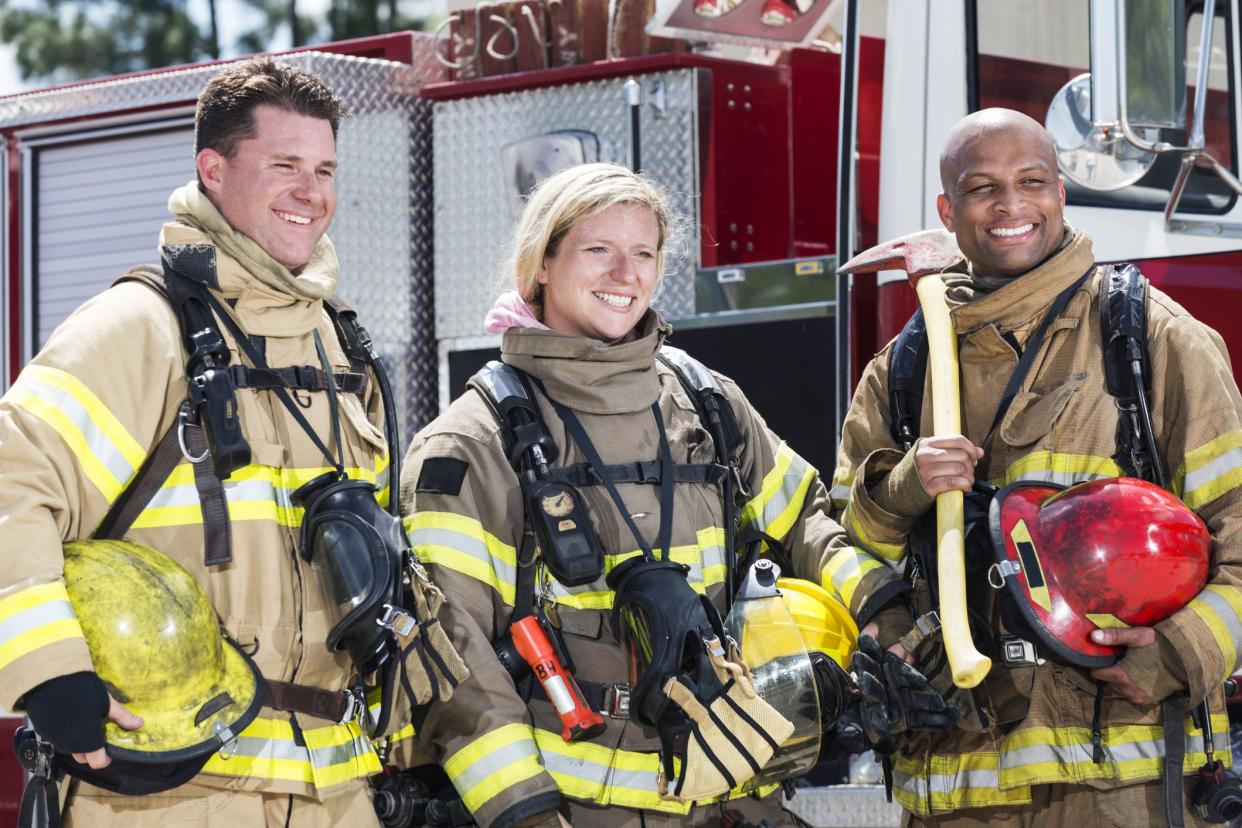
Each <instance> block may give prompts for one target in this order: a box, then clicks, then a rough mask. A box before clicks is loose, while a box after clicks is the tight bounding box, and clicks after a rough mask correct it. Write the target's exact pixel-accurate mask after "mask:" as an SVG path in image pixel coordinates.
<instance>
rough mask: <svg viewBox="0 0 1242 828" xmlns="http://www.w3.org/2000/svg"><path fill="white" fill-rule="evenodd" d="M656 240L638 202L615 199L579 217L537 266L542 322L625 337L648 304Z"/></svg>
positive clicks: (608, 338)
mask: <svg viewBox="0 0 1242 828" xmlns="http://www.w3.org/2000/svg"><path fill="white" fill-rule="evenodd" d="M659 245H660V229H659V224H658V223H657V221H656V217H655V214H654V213H652V211H651V209H650V208H649V207H646V206H643V205H639V204H614V205H613V206H611V207H609V208H608V209H606V210H603V211H601V212H599V213H596V214H595V215H593V216H588V217H586V218H584V219H581V220H579V221H578V222H577V223H576V224H574V226H573V227H571V228H570V229H569V232H568V233H566V234H565V237H564V238H563V239H561V243H560V245H559V246H558V249H557V251H556V255H555V256H545V257H544V260H543V266H542V268H541V269H540V271H539V284H541V285H543V323H544V324H545V325H547V326H548V327H549V328H551V329H552V330H554V331H558V332H560V333H566V334H573V335H576V336H589V337H591V338H592V339H599V340H602V341H604V342H618V341H620V340H622V339H624V338H625V336H626V335H627V334H629V332H630V331H632V330H633V329H634V326H635V325H637V324H638V322H639V320H640V319H642V318H643V315H644V314H645V313H646V312H647V308H649V307H650V306H651V294H652V292H653V291H654V290H655V286H656V282H657V280H658V279H659V272H658V267H659V265H658V259H659V256H658V254H659Z"/></svg>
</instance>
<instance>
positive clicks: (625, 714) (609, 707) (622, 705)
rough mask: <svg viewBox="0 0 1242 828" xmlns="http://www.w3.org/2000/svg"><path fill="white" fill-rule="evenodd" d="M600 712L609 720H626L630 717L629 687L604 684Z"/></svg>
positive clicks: (627, 685) (626, 685)
mask: <svg viewBox="0 0 1242 828" xmlns="http://www.w3.org/2000/svg"><path fill="white" fill-rule="evenodd" d="M602 712H603V713H606V714H607V715H608V718H610V719H628V718H629V717H630V685H629V684H605V685H604V709H603V711H602Z"/></svg>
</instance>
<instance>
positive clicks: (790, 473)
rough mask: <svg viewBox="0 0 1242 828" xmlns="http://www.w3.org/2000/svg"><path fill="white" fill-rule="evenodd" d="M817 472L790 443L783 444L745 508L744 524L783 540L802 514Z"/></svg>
mask: <svg viewBox="0 0 1242 828" xmlns="http://www.w3.org/2000/svg"><path fill="white" fill-rule="evenodd" d="M817 474H818V472H817V471H816V470H815V468H814V467H813V466H811V464H810V463H808V462H806V461H805V460H803V459H802V458H801V457H799V456H798V455H797V454H796V453H795V452H794V450H793V449H791V448H790V447H789V445H788V444H787V443H781V444H780V446H779V447H778V448H777V450H776V462H775V463H774V465H773V466H772V468H771V470H769V471H768V473H767V474H766V475H764V478H763V484H762V485H761V486H760V488H759V493H758V494H757V495H755V497H753V498H751V499H750V501H749V502H748V503H747V504H746V505H745V506H744V507H742V515H741V522H742V525H743V526H753V527H754V528H756V529H758V530H759V531H761V532H765V533H767V534H769V535H771V536H772V537H774V538H776V539H777V540H782V539H783V538H784V537H785V535H786V534H788V532H789V530H790V529H791V528H792V527H793V525H794V521H796V520H797V519H798V515H799V514H801V512H802V503H803V501H804V500H805V499H806V492H807V489H808V488H809V487H810V485H811V481H813V480H814V479H815V477H816V475H817Z"/></svg>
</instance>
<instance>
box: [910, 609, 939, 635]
mask: <svg viewBox="0 0 1242 828" xmlns="http://www.w3.org/2000/svg"><path fill="white" fill-rule="evenodd" d="M914 626H916V627H918V628H919V632H921V633H922V634H923V635H924V636H925V637H926V636H929V635H934V634H935V633H936V631H937V630H939V629H940V613H938V612H936V611H935V610H931V611H930V612H928V613H926V614H925V615H920V616H919V617H918V619H917V620H915V622H914Z"/></svg>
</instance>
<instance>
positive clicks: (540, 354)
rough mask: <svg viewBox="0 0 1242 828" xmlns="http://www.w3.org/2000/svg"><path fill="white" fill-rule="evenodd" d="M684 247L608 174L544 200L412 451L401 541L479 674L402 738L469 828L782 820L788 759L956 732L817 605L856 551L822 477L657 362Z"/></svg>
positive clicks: (847, 625) (656, 208) (699, 380)
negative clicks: (848, 546)
mask: <svg viewBox="0 0 1242 828" xmlns="http://www.w3.org/2000/svg"><path fill="white" fill-rule="evenodd" d="M675 230H676V223H675V222H674V221H673V220H672V219H671V218H670V215H669V210H668V208H667V206H666V201H665V198H664V196H663V195H662V194H661V192H660V190H659V189H658V188H657V187H656V186H655V185H654V184H653V183H652V182H651V181H650V180H649V179H647V178H646V177H644V176H640V175H636V174H634V173H633V172H631V171H630V170H628V169H625V168H624V167H619V166H616V165H612V164H585V165H579V166H575V167H571V168H569V169H567V170H562V171H560V172H558V173H556V174H555V175H553V176H551V177H549V178H548V179H546V180H545V181H543V182H542V183H541V184H540V185H539V186H538V187H537V188H536V189H535V190H534V191H533V193H532V194H531V196H530V199H529V201H528V202H527V206H526V208H525V210H524V212H523V215H522V218H521V219H520V221H519V222H518V225H517V227H516V228H515V231H514V241H513V248H512V257H511V259H510V268H509V272H510V273H511V274H512V277H513V279H514V290H512V291H510V292H508V293H506V294H504V295H502V296H501V297H500V298H499V299H498V300H497V303H496V305H495V306H494V307H493V309H492V311H491V312H490V313H489V314H488V319H487V325H488V328H489V330H491V331H492V332H494V333H501V332H503V335H504V336H503V343H502V348H501V357H502V361H500V362H496V363H492V364H490V365H489V366H488V367H487V368H485V369H484V370H483V371H481V372H480V373H479V374H476V376H475V377H474V378H473V379H472V380H471V383H470V385H471V390H470V391H468V392H467V393H466V394H464V395H462V396H461V397H459V398H458V399H457V400H456V401H455V402H454V403H453V404H452V405H451V406H450V407H449V409H448V410H447V411H446V412H445V413H444V414H443V415H441V417H439V418H438V419H437V420H435V421H434V422H433V423H431V424H430V425H429V426H427V427H426V428H425V429H423V431H421V432H420V433H419V435H418V436H417V437H416V438H415V440H414V441H413V443H412V444H411V447H410V450H409V454H408V457H407V462H406V468H405V472H404V475H403V477H404V480H403V492H404V495H403V503H402V506H403V509H402V511H403V513H404V514H406V515H407V527H408V530H409V534H410V539H411V544H412V546H413V547H414V549H415V551H416V552H417V554H418V556H419V558H420V559H421V560H422V561H423V563H424V564H425V565H426V566H427V568H428V569H429V571H431V572H432V574H433V575H434V577H435V580H436V582H437V583H438V584H440V585H441V587H442V588H443V589H444V591H445V593H446V595H448V597H449V599H450V600H451V601H452V602H453V605H454V607H455V609H456V610H457V612H455V613H454V615H453V617H452V620H451V622H450V623H451V625H452V626H451V628H450V630H449V632H450V638H451V640H452V641H453V642H454V643H455V644H456V645H457V646H458V647H459V648H461V649H462V652H463V653H464V654H465V655H466V656H467V658H468V660H469V662H470V664H471V668H472V669H473V670H474V678H473V679H472V680H471V681H470V682H469V684H467V685H463V686H462V687H461V688H460V689H459V692H458V694H457V695H455V696H454V698H453V702H452V703H451V704H448V705H442V704H433V705H432V706H431V707H430V709H429V710H428V711H427V715H426V717H425V718H424V719H422V720H421V721H416V722H415V727H416V730H417V733H418V737H419V743H420V744H421V745H422V746H423V747H424V748H425V749H426V750H427V752H428V753H429V754H430V755H431V756H432V757H434V759H435V760H436V761H438V762H440V763H441V764H442V765H443V767H444V771H445V773H446V774H447V776H448V779H449V781H450V782H451V783H452V786H453V788H454V789H455V791H456V793H457V794H458V796H459V797H460V799H461V800H462V802H463V803H464V805H465V807H466V809H467V810H468V811H469V812H470V813H471V814H472V815H473V818H474V819H475V820H476V821H477V822H478V824H480V825H482V826H489V827H490V826H514V825H535V824H538V825H544V824H547V825H557V824H559V823H561V822H562V821H566V822H571V823H573V824H576V825H579V826H594V825H633V826H638V825H666V824H685V825H717V824H740V822H749V823H751V824H755V825H759V824H765V823H764V822H763V821H764V820H766V824H769V825H772V826H775V825H787V824H792V818H791V817H790V816H789V815H787V814H785V813H783V811H782V809H781V807H780V802H779V798H778V797H779V794H778V793H777V791H778V788H779V787H780V784H779V783H780V782H781V781H783V780H784V779H786V778H788V776H789V775H792V774H793V773H794V769H793V768H794V767H795V766H796V765H797V763H796V762H790V763H788V764H787V763H786V760H788V759H790V751H791V750H793V751H796V750H798V749H799V747H800V746H803V745H808V746H809V747H810V756H809V760H810V762H811V763H813V762H814V760H815V756H816V753H817V750H816V748H817V747H818V745H819V743H820V741H821V737H823V738H825V739H831V740H834V741H837V742H843V743H847V744H848V745H849V747H848V748H847V750H853V751H862V750H866V749H867V748H868V747H870V745H871V744H874V743H877V742H878V743H884V742H886V741H887V740H889V739H890V737H891V735H892V734H893V733H895V732H900V731H902V730H904V729H905V728H906V727H914V728H920V727H935V726H943V725H944V724H945V723H946V717H947V714H945V713H944V709H943V704H942V700H940V699H939V697H938V696H936V694H935V693H934V692H933V691H930V689H929V688H927V687H926V682H925V680H924V679H923V678H922V676H920V675H918V674H917V673H916V672H915V671H914V670H912V669H909V668H907V666H906V665H904V663H900V662H899V660H897V659H895V658H891V659H887V660H886V659H885V657H884V655H883V654H882V653H881V652H880V651H879V649H878V647H874V646H872V645H871V644H870V643H868V642H867V641H865V640H864V641H862V642H861V643H860V644H859V646H860V647H861V648H862V649H863V650H864V651H865V652H863V653H853V651H854V649H855V638H856V637H857V636H856V628H854V625H853V622H852V620H851V619H850V618H849V616H848V613H847V612H846V611H845V609H844V607H843V606H841V605H840V604H839V603H838V600H837V598H836V597H835V596H831V595H829V594H828V593H827V592H826V591H824V590H822V589H821V588H819V587H818V580H819V573H820V570H821V568H822V567H823V565H824V562H825V561H826V560H827V559H828V558H829V557H830V556H831V554H832V553H833V552H834V551H835V550H838V549H840V548H841V546H842V545H843V544H844V543H845V537H844V533H843V532H842V531H841V528H840V527H839V526H838V525H837V524H836V523H834V522H833V521H832V520H831V519H830V518H829V516H828V513H827V508H828V501H827V492H826V490H825V488H824V486H823V485H822V484H821V483H820V481H819V478H818V474H817V472H816V471H815V469H814V468H812V467H811V466H810V465H809V464H808V463H807V462H806V461H805V460H803V459H802V458H801V457H799V456H798V455H797V453H796V452H794V450H793V449H792V448H790V446H789V445H787V444H786V443H785V442H784V441H782V440H781V439H780V438H779V437H777V436H776V435H775V434H773V433H772V432H771V431H770V430H769V429H768V428H767V427H766V426H765V425H764V422H763V420H762V418H761V417H760V416H759V414H758V413H757V412H756V411H755V410H754V408H753V407H752V406H751V405H750V403H749V402H748V401H747V400H746V398H745V396H744V395H743V394H742V392H741V391H740V390H739V389H738V387H737V386H736V385H735V384H734V383H733V382H732V381H730V380H728V379H727V378H724V377H721V376H720V375H718V374H715V373H713V372H711V371H709V370H707V369H706V368H705V367H703V366H702V365H701V364H700V363H698V362H697V361H695V360H694V359H693V358H691V357H690V356H689V355H688V354H685V353H684V352H682V351H679V350H677V349H674V348H671V347H669V346H667V345H666V344H665V340H666V339H667V338H668V336H669V333H670V328H669V326H668V325H667V323H665V322H664V320H663V319H662V318H661V317H660V315H659V314H658V313H657V312H655V311H654V310H652V308H651V300H652V296H653V295H654V293H655V291H656V290H657V288H658V285H659V281H660V277H661V274H662V271H663V262H664V258H665V256H666V254H667V250H668V248H669V246H670V239H671V238H672V237H673V235H674V232H675ZM761 551H762V553H763V556H764V557H765V558H770V559H771V560H759V561H757V562H756V558H757V557H758V555H759V553H760V552H761ZM771 561H775V562H776V563H777V564H779V566H780V567H782V568H783V569H784V570H785V572H786V573H787V574H792V575H800V576H802V577H804V578H809V579H810V580H812V581H814V582H816V583H811V584H806V583H805V582H803V588H802V591H801V592H798V591H797V589H796V587H794V586H790V585H789V584H788V582H785V581H784V579H780V580H778V579H777V578H776V575H777V572H776V568H775V567H774V566H773V565H772V563H771ZM786 599H788V600H789V601H790V606H792V607H793V608H794V612H795V613H796V614H797V616H798V618H800V619H802V621H798V620H797V619H796V618H794V619H792V620H791V621H789V622H788V623H787V624H786V625H784V626H783V625H782V623H781V619H782V617H783V618H785V619H791V618H792V616H791V612H790V610H788V609H786V607H785V604H784V603H783V602H784V601H785V600H786ZM802 599H805V600H802ZM730 606H732V609H730ZM834 606H836V607H837V609H838V610H839V612H836V611H834V610H833V609H832V608H833V607H834ZM722 616H727V617H724V618H722ZM743 617H744V623H738V620H739V618H743ZM790 626H793V633H794V635H793V636H791V637H784V636H783V635H782V634H781V630H787V629H789V628H790ZM799 630H801V631H799ZM851 630H853V632H851ZM738 645H740V647H739V646H738ZM804 646H805V647H806V648H809V649H811V650H813V652H812V653H811V654H810V656H809V657H808V656H807V654H806V653H805V652H804ZM851 654H852V657H851ZM865 659H875V660H872V661H865ZM881 662H885V663H884V664H883V665H882V664H881ZM894 662H897V663H894ZM846 669H850V670H852V671H853V672H854V674H855V676H856V678H857V681H858V685H859V686H858V688H856V687H855V679H852V678H850V677H849V676H847V675H846V672H845V671H846ZM773 670H776V671H783V672H779V675H778V677H779V678H780V679H782V680H781V681H779V682H775V681H774V682H769V681H768V679H767V677H769V676H772V675H773ZM775 685H779V687H776V690H777V691H778V692H775V693H770V692H768V690H770V689H772V688H773V687H774V686H775ZM805 691H809V695H808V693H807V692H805ZM808 719H809V720H810V721H811V722H812V727H813V729H814V732H813V733H809V734H805V735H796V734H795V728H797V727H799V723H801V722H805V721H806V720H808ZM825 729H826V730H827V731H828V732H827V734H824V730H825ZM791 745H792V748H791Z"/></svg>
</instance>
